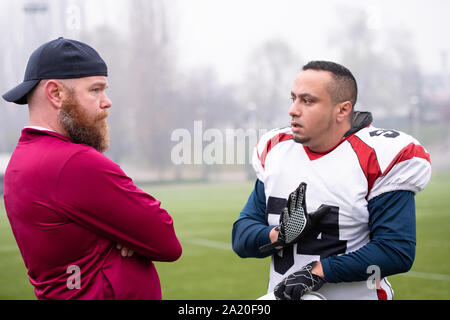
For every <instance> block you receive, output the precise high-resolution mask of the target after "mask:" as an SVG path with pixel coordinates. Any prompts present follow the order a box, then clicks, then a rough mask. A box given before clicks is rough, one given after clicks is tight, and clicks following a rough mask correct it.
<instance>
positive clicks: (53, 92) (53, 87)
mask: <svg viewBox="0 0 450 320" xmlns="http://www.w3.org/2000/svg"><path fill="white" fill-rule="evenodd" d="M65 91H66V90H65V89H64V87H63V85H62V84H61V83H59V82H58V81H56V80H48V81H47V82H46V83H45V84H44V92H45V96H46V98H47V99H48V100H49V101H50V103H51V104H52V106H53V107H54V108H57V109H60V108H61V106H62V102H63V99H64V95H65Z"/></svg>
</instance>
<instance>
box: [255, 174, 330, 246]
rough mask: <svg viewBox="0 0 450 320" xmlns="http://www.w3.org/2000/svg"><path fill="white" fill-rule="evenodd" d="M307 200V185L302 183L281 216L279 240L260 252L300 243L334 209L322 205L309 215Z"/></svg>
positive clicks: (290, 197) (289, 199)
mask: <svg viewBox="0 0 450 320" xmlns="http://www.w3.org/2000/svg"><path fill="white" fill-rule="evenodd" d="M305 198H306V183H304V182H302V183H301V184H300V185H299V186H298V188H297V189H296V190H295V191H294V192H292V193H291V194H290V195H289V198H288V202H287V205H286V207H285V208H284V209H283V211H282V213H281V215H280V225H279V226H278V228H277V229H278V231H279V233H278V240H277V241H275V242H272V243H270V244H267V245H264V246H262V247H260V248H259V251H261V252H266V251H269V250H272V249H274V248H279V247H285V246H288V245H291V244H293V243H296V242H298V241H299V240H300V239H302V238H303V237H304V236H305V235H306V234H307V233H308V232H309V230H311V229H312V228H313V227H314V226H315V225H316V224H317V223H318V222H319V221H320V220H321V219H322V217H323V216H324V215H325V214H327V213H328V212H330V211H331V209H332V207H331V206H325V205H322V206H320V207H319V209H318V210H317V211H315V212H312V213H308V212H307V211H306V199H305Z"/></svg>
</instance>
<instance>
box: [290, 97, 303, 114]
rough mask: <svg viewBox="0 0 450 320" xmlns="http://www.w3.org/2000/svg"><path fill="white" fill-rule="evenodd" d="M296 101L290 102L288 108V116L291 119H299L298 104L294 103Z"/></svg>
mask: <svg viewBox="0 0 450 320" xmlns="http://www.w3.org/2000/svg"><path fill="white" fill-rule="evenodd" d="M296 101H297V100H295V101H294V102H292V104H291V107H290V108H289V115H290V116H291V117H300V115H301V110H300V104H299V103H296Z"/></svg>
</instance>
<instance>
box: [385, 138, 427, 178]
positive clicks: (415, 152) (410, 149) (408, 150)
mask: <svg viewBox="0 0 450 320" xmlns="http://www.w3.org/2000/svg"><path fill="white" fill-rule="evenodd" d="M415 157H417V158H422V159H425V160H427V161H428V162H431V160H430V154H429V153H428V152H426V151H425V149H424V148H423V147H422V146H421V145H417V144H414V142H411V143H410V144H408V145H407V146H406V147H404V148H403V149H402V150H400V152H399V153H398V154H397V156H396V157H395V158H394V160H392V161H391V163H390V164H389V165H388V166H387V168H386V170H384V172H383V174H382V175H383V176H385V175H386V174H388V172H389V171H391V169H392V168H393V167H394V166H395V165H396V164H398V163H400V162H403V161H406V160H410V159H412V158H415Z"/></svg>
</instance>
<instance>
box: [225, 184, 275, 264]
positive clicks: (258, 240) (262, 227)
mask: <svg viewBox="0 0 450 320" xmlns="http://www.w3.org/2000/svg"><path fill="white" fill-rule="evenodd" d="M272 228H273V226H268V225H267V223H266V195H265V193H264V184H263V183H262V182H261V181H260V180H256V183H255V188H254V190H253V192H252V193H251V195H250V197H249V198H248V201H247V203H246V204H245V206H244V208H243V209H242V211H241V214H240V216H239V218H238V219H237V221H236V222H235V223H234V225H233V232H232V243H233V250H234V251H235V252H236V253H237V254H238V255H239V256H240V257H241V258H265V257H267V256H270V255H272V254H273V253H274V252H275V251H272V252H271V251H269V252H265V253H264V254H261V253H260V252H259V250H258V248H259V247H260V246H262V245H265V244H268V243H270V238H269V233H270V230H272Z"/></svg>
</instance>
